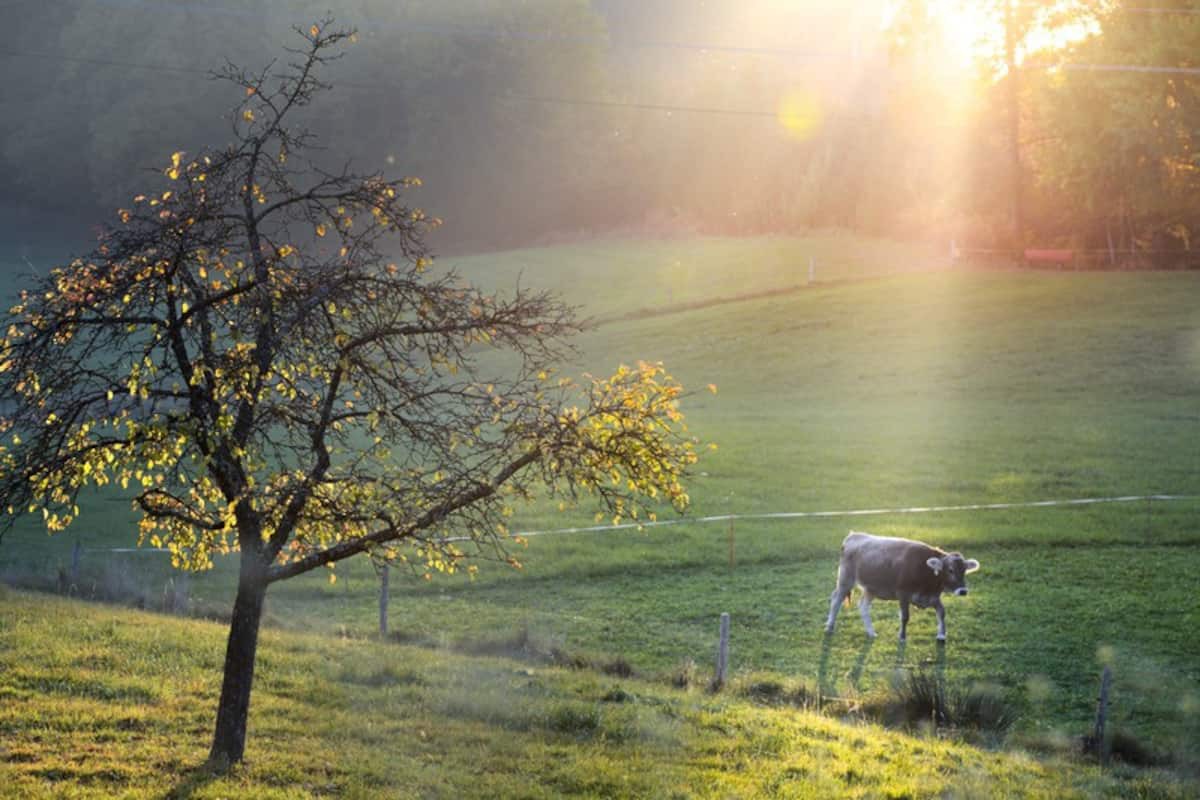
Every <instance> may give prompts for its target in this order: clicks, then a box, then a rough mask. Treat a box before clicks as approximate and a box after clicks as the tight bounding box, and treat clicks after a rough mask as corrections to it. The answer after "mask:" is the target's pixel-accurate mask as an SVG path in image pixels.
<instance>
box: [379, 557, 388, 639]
mask: <svg viewBox="0 0 1200 800" xmlns="http://www.w3.org/2000/svg"><path fill="white" fill-rule="evenodd" d="M387 632H388V565H387V564H384V565H383V569H381V570H380V571H379V635H380V637H385V636H387Z"/></svg>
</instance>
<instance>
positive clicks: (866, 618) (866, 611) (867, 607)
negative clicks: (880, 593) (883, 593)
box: [858, 591, 875, 639]
mask: <svg viewBox="0 0 1200 800" xmlns="http://www.w3.org/2000/svg"><path fill="white" fill-rule="evenodd" d="M873 599H874V598H872V597H871V593H870V592H866V591H864V592H863V596H862V600H859V601H858V613H859V614H862V619H863V627H864V628H866V629H867V636H868V637H870V638H872V639H874V638H875V626H874V625H872V624H871V600H873Z"/></svg>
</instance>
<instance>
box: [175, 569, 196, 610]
mask: <svg viewBox="0 0 1200 800" xmlns="http://www.w3.org/2000/svg"><path fill="white" fill-rule="evenodd" d="M176 578H177V580H176V581H175V613H176V614H179V615H181V616H187V615H188V613H189V606H190V605H191V602H192V600H191V573H190V572H188V571H186V570H182V571H180V572H179V574H178V575H177V576H176Z"/></svg>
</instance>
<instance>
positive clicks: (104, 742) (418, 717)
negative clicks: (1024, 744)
mask: <svg viewBox="0 0 1200 800" xmlns="http://www.w3.org/2000/svg"><path fill="white" fill-rule="evenodd" d="M0 611H2V612H3V613H0V697H2V698H3V701H4V702H3V703H2V704H0V732H2V733H3V738H2V739H0V795H3V796H6V797H23V798H25V797H30V798H41V797H46V798H49V797H55V798H60V797H128V798H140V797H163V796H176V797H194V798H204V797H226V798H238V797H247V798H249V797H254V798H262V797H267V798H270V797H280V798H283V797H296V798H301V797H316V796H329V795H335V796H339V797H376V796H381V795H383V796H399V797H418V796H419V797H431V796H435V797H501V796H503V797H511V796H521V797H554V796H561V795H587V796H604V797H729V796H737V797H754V796H774V797H894V798H900V797H910V798H919V797H940V796H945V795H946V794H947V793H950V794H953V795H955V796H960V797H1015V796H1020V797H1047V798H1050V797H1053V798H1064V797H1104V796H1109V797H1129V796H1144V797H1164V798H1172V797H1179V798H1183V797H1189V796H1194V793H1195V792H1196V791H1197V790H1200V785H1197V784H1195V783H1188V782H1186V781H1182V780H1180V779H1178V778H1175V777H1172V776H1170V775H1168V774H1166V773H1161V772H1156V771H1141V770H1129V769H1124V768H1120V769H1116V770H1112V771H1109V772H1102V771H1100V770H1099V769H1098V768H1096V767H1092V766H1087V765H1084V764H1082V763H1079V762H1075V761H1071V760H1064V759H1059V758H1052V759H1050V760H1041V759H1039V758H1035V757H1031V756H1029V755H1026V754H1023V753H1008V752H991V751H987V750H980V749H976V748H973V747H970V746H968V745H965V744H962V743H959V742H955V741H948V740H943V739H940V738H937V737H934V736H929V735H923V736H921V735H918V736H909V735H904V734H900V733H896V732H892V731H887V730H884V729H881V728H879V727H877V726H874V725H868V724H863V723H854V724H844V723H841V722H838V721H836V720H834V719H830V718H827V717H825V716H821V715H817V714H813V713H809V712H806V711H798V710H794V709H792V708H788V707H780V708H771V707H763V706H761V705H756V704H754V703H751V702H748V701H746V700H742V699H738V698H736V697H733V696H730V695H719V696H712V695H708V694H705V693H703V692H701V691H698V690H692V691H679V690H672V689H670V688H666V687H665V686H664V685H661V684H659V683H656V682H647V681H638V680H622V679H617V678H613V677H609V676H604V675H600V674H596V673H592V672H587V671H584V672H579V671H565V670H562V669H557V668H551V667H544V666H537V665H530V664H528V663H522V662H518V661H512V660H508V659H503V658H487V657H466V656H462V655H456V654H453V653H449V652H445V651H431V650H427V649H421V648H412V647H404V646H398V645H389V644H380V643H372V642H368V641H363V640H355V639H343V638H330V637H317V636H311V635H303V634H295V633H281V632H278V631H267V632H266V633H265V635H264V637H263V641H262V644H261V647H260V656H259V672H258V678H257V683H256V689H255V697H254V701H253V705H252V708H251V717H250V735H249V746H248V749H247V762H246V764H245V765H244V766H242V767H240V768H238V769H237V770H235V771H234V772H233V773H232V774H231V775H229V776H226V777H216V776H213V775H211V774H209V773H207V772H205V771H204V770H203V769H202V768H201V762H202V761H203V759H204V757H205V755H206V745H207V744H208V736H209V735H210V726H211V715H212V713H213V710H214V707H215V701H216V695H217V690H218V682H219V673H218V669H219V664H220V661H221V652H222V646H223V640H224V631H223V629H222V628H221V627H220V626H218V625H214V624H211V623H205V622H197V621H180V620H174V619H168V618H163V617H159V616H152V615H148V614H145V613H141V612H136V611H130V610H120V609H114V608H111V607H102V606H93V605H87V604H81V603H78V602H74V601H66V600H59V599H54V598H48V597H45V596H38V595H27V594H22V593H18V592H15V591H12V590H3V594H2V595H0Z"/></svg>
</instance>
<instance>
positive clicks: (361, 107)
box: [0, 0, 1200, 266]
mask: <svg viewBox="0 0 1200 800" xmlns="http://www.w3.org/2000/svg"><path fill="white" fill-rule="evenodd" d="M328 5H329V4H328V3H327V2H320V3H317V2H308V1H307V0H273V2H269V3H254V4H247V3H241V2H233V0H187V2H183V1H180V2H157V1H156V0H64V1H63V2H55V3H34V2H16V3H10V4H7V5H6V6H5V8H4V10H3V14H4V16H5V17H6V19H5V24H6V28H7V30H8V31H9V32H10V37H9V42H10V43H9V44H8V45H5V46H4V47H3V48H2V49H0V62H2V63H3V70H4V75H5V81H4V91H5V92H6V93H8V94H9V95H10V97H9V106H10V107H19V108H21V109H23V111H22V113H21V114H19V115H16V116H12V117H10V118H9V119H8V120H7V124H6V125H5V126H4V127H3V128H2V129H0V202H2V203H3V223H0V224H2V225H3V226H4V228H5V229H6V230H5V231H3V233H4V234H5V235H4V236H3V237H0V238H3V239H5V240H7V241H9V242H11V241H13V240H17V241H20V242H23V243H24V244H22V245H20V247H22V248H23V249H22V251H21V252H19V253H10V254H9V255H10V256H20V257H25V258H29V257H32V255H33V254H34V252H36V250H37V248H38V247H44V246H61V244H62V243H63V241H64V240H67V241H71V242H75V241H80V242H86V240H87V238H88V237H87V234H88V231H87V226H88V225H89V224H91V223H92V222H94V221H96V220H99V219H104V218H106V217H108V216H109V215H111V213H112V210H113V209H114V208H116V207H117V206H119V205H121V204H122V203H126V202H128V199H129V197H130V196H131V195H132V194H133V193H134V192H135V187H136V186H137V185H138V184H139V181H140V180H141V179H142V176H141V174H140V169H141V168H143V167H146V166H147V165H151V164H161V163H162V162H163V161H164V159H165V158H166V157H167V156H168V155H169V154H170V153H171V152H173V151H174V150H177V149H180V148H185V149H186V148H189V147H190V148H197V147H199V145H200V144H201V143H213V142H220V141H224V140H225V139H228V138H229V135H228V134H229V131H228V128H225V129H222V127H221V124H222V123H221V122H220V120H221V119H222V114H223V113H224V112H225V111H226V109H228V108H229V107H230V105H231V104H232V103H233V102H236V98H231V97H230V96H229V92H228V88H227V87H226V86H224V85H222V84H220V83H217V82H213V81H211V80H208V79H207V78H206V75H207V73H208V72H209V71H210V70H212V69H214V68H217V67H219V66H221V65H222V64H223V63H224V61H225V59H228V60H230V61H233V62H236V63H239V64H248V65H258V64H263V62H264V61H265V59H266V54H268V53H274V52H277V49H276V48H277V46H278V44H279V43H280V42H283V41H286V38H287V35H288V31H289V29H290V27H291V26H293V25H297V24H303V23H304V22H305V21H307V20H311V19H313V18H316V17H318V16H320V15H321V14H323V13H324V12H325V11H326V10H327V6H328ZM835 5H836V4H828V3H821V4H817V3H796V2H783V1H782V0H761V1H760V2H755V3H753V4H750V5H749V6H745V4H742V3H737V4H733V3H728V4H727V3H708V4H696V3H692V2H684V1H683V0H658V1H657V2H654V3H640V2H632V0H592V1H591V2H587V0H526V1H525V2H521V3H506V2H496V1H495V0H456V2H453V3H445V2H435V1H434V0H416V1H415V2H405V3H395V2H391V1H390V0H355V1H354V2H348V3H341V4H339V5H338V7H337V9H336V10H335V14H336V16H337V18H338V22H339V24H343V25H346V26H353V27H355V28H357V29H358V31H359V36H358V42H357V46H356V47H354V48H352V49H351V52H350V53H349V54H348V55H347V57H346V58H344V59H343V60H342V61H341V62H340V63H339V64H338V65H337V66H336V67H335V68H334V69H333V70H332V71H331V74H330V79H331V82H332V83H333V84H334V85H335V87H336V88H337V89H338V91H336V92H334V93H333V94H332V96H331V101H330V104H326V105H324V106H322V111H321V114H320V117H319V118H314V119H311V120H308V124H309V125H310V126H311V127H312V129H313V130H314V132H316V133H317V134H319V135H321V136H323V137H328V138H327V141H330V142H331V143H333V144H334V147H335V148H336V151H337V152H338V153H339V154H349V155H350V157H351V158H352V159H353V160H354V163H355V165H356V166H357V167H359V168H360V169H376V168H378V169H385V168H386V169H390V170H392V171H400V172H403V173H405V174H411V175H415V176H419V177H421V178H422V179H423V180H424V182H425V187H426V188H425V189H424V190H423V192H422V194H421V198H420V199H421V202H422V203H423V204H424V205H425V207H426V208H428V209H429V210H430V211H431V212H432V213H435V214H437V215H439V216H441V217H443V218H445V219H446V221H447V223H448V225H447V226H446V227H445V228H444V230H443V231H442V232H441V233H440V234H439V236H440V238H439V239H438V241H437V242H436V244H437V246H438V248H439V249H440V250H441V251H443V252H463V251H478V250H485V249H495V248H498V247H511V246H517V245H526V244H536V243H542V242H546V241H549V240H554V239H561V238H564V237H576V236H581V235H582V236H592V235H597V234H610V233H620V232H636V233H649V234H652V235H653V234H672V233H704V234H714V235H748V234H762V233H788V232H795V231H799V230H806V229H813V228H821V227H837V228H843V229H847V230H852V231H855V232H859V233H864V234H872V235H888V236H899V237H904V238H917V239H928V240H936V241H941V242H946V243H947V244H948V242H949V241H950V240H951V239H953V240H954V241H955V242H956V243H957V244H958V246H959V247H961V248H964V249H966V248H993V249H994V248H1004V249H1015V248H1018V247H1020V246H1028V245H1038V246H1049V245H1064V246H1065V245H1069V246H1073V247H1075V248H1077V249H1093V250H1095V251H1097V254H1098V256H1099V255H1103V258H1100V259H1099V260H1100V261H1101V262H1103V261H1107V260H1110V259H1111V260H1114V261H1115V260H1117V259H1118V258H1119V257H1120V251H1132V250H1138V251H1141V252H1142V255H1143V257H1142V258H1141V260H1140V261H1138V262H1137V263H1138V264H1139V265H1141V266H1148V265H1155V266H1191V264H1190V263H1189V262H1188V258H1187V256H1186V254H1185V253H1175V252H1170V251H1186V250H1188V249H1190V241H1191V238H1192V236H1193V235H1194V234H1195V233H1196V230H1197V226H1198V225H1200V220H1198V219H1197V214H1196V208H1195V204H1194V203H1192V202H1190V199H1191V197H1192V196H1193V194H1194V191H1195V189H1196V183H1197V162H1196V153H1195V149H1194V139H1195V137H1196V134H1197V130H1200V102H1198V98H1197V96H1196V79H1197V77H1198V76H1197V73H1198V72H1200V66H1198V65H1196V64H1195V61H1196V53H1198V52H1200V12H1197V11H1195V10H1193V9H1191V8H1190V7H1188V6H1187V5H1186V4H1183V3H1180V2H1174V1H1173V0H1161V1H1159V0H1156V2H1155V3H1154V4H1153V5H1154V8H1153V9H1149V8H1145V7H1144V5H1145V4H1141V5H1139V4H1138V3H1137V2H1078V1H1077V0H1059V1H1058V2H1045V3H1019V2H1004V1H1003V0H981V2H976V3H960V4H957V5H956V4H955V3H953V2H952V0H944V1H939V0H907V2H901V3H897V2H886V1H885V0H866V1H865V2H860V3H855V4H853V5H852V6H850V7H849V8H847V9H841V8H835ZM735 6H736V8H735ZM943 6H945V7H946V8H943ZM951 6H954V7H955V8H956V9H957V10H956V11H953V13H948V12H947V8H949V7H951ZM964 8H965V9H966V11H965V12H964V11H963V9H964ZM1150 12H1153V13H1150ZM964 19H967V20H969V24H966V25H964V24H963V20H964ZM947 20H952V21H953V20H957V23H955V22H949V23H948V22H947ZM668 22H669V27H668ZM668 30H669V33H668V32H667V31H668ZM47 31H54V32H56V33H55V34H54V35H50V36H47V35H46V32H47ZM968 40H969V41H968ZM1010 67H1015V69H1010ZM1010 75H1013V76H1015V80H1014V79H1011V78H1010V77H1009V76H1010ZM331 105H332V106H334V107H335V111H333V112H331V111H330V110H329V109H330V107H331ZM1014 109H1015V112H1016V113H1015V116H1014ZM1014 156H1015V158H1014ZM48 212H53V213H54V214H55V217H54V218H55V219H56V220H57V221H56V222H55V223H54V224H53V225H51V224H50V223H48V222H46V220H48V219H50V216H49V215H48ZM64 220H73V221H74V222H65V221H64ZM1018 221H1019V222H1018ZM9 246H10V247H11V246H13V245H9ZM1147 251H1153V252H1147ZM1130 257H1131V256H1130V254H1129V253H1128V252H1127V253H1126V254H1125V261H1126V262H1128V261H1129V259H1130Z"/></svg>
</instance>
